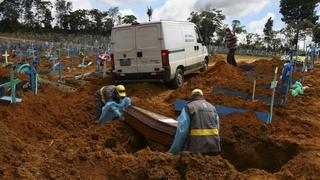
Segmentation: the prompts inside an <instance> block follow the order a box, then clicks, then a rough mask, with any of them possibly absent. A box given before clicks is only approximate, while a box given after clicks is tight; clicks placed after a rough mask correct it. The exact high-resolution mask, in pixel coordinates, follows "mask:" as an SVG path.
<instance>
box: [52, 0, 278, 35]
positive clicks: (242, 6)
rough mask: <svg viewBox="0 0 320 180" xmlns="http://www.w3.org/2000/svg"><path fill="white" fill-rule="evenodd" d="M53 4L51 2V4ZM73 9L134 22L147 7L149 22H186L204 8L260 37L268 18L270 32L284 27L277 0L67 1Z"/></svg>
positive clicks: (145, 16) (141, 19)
mask: <svg viewBox="0 0 320 180" xmlns="http://www.w3.org/2000/svg"><path fill="white" fill-rule="evenodd" d="M52 1H54V0H52ZM70 1H72V3H73V9H74V10H76V9H91V8H97V9H100V10H108V9H109V8H110V7H114V6H117V7H119V9H120V12H121V13H122V14H123V15H130V14H133V15H135V16H136V17H137V18H138V21H140V22H143V21H147V20H148V16H147V14H146V11H147V7H148V6H151V7H152V8H153V9H154V11H153V16H152V20H160V19H161V20H187V18H188V17H189V15H190V12H192V11H199V10H202V9H206V8H215V9H219V10H222V13H223V14H225V15H226V16H227V18H226V20H225V23H226V24H229V25H230V24H231V22H232V20H234V19H237V20H240V21H241V23H242V24H243V25H245V26H246V29H247V30H248V31H249V32H255V33H262V30H263V27H264V24H265V23H266V21H267V19H268V18H269V17H272V18H273V19H274V29H276V30H277V29H281V28H282V27H284V24H283V23H282V21H281V17H282V15H281V14H280V13H279V4H280V0H70Z"/></svg>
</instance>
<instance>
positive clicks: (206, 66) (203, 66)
mask: <svg viewBox="0 0 320 180" xmlns="http://www.w3.org/2000/svg"><path fill="white" fill-rule="evenodd" d="M208 64H209V62H208V59H207V58H206V59H205V60H204V63H203V65H202V68H201V69H200V71H201V72H205V71H206V70H208Z"/></svg>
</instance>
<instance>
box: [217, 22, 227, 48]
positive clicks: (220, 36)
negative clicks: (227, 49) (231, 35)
mask: <svg viewBox="0 0 320 180" xmlns="http://www.w3.org/2000/svg"><path fill="white" fill-rule="evenodd" d="M227 28H228V25H226V24H225V25H223V26H222V27H221V28H219V29H217V31H216V34H217V40H216V41H215V43H214V45H216V46H223V45H224V39H225V37H226V29H227Z"/></svg>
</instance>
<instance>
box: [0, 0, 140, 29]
mask: <svg viewBox="0 0 320 180" xmlns="http://www.w3.org/2000/svg"><path fill="white" fill-rule="evenodd" d="M53 9H54V10H55V12H56V13H55V17H54V16H53V13H52V11H53ZM136 20H137V18H136V17H135V16H134V15H126V16H122V15H121V14H120V12H119V8H118V7H111V8H109V9H108V10H106V11H100V10H98V9H91V10H86V9H79V10H75V11H73V10H72V3H71V2H69V1H66V0H56V1H55V3H52V2H50V1H43V0H4V1H2V2H1V3H0V31H1V32H35V33H39V32H62V33H81V34H100V35H110V33H111V29H112V27H113V26H114V25H116V24H122V23H132V22H134V21H136Z"/></svg>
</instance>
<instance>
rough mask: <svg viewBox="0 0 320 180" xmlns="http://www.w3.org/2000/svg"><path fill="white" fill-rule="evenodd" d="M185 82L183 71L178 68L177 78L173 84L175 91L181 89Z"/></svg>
mask: <svg viewBox="0 0 320 180" xmlns="http://www.w3.org/2000/svg"><path fill="white" fill-rule="evenodd" d="M183 80H184V77H183V71H182V69H180V68H178V69H177V71H176V75H175V78H174V79H173V80H172V82H171V87H172V88H174V89H177V88H179V87H181V86H182V85H183Z"/></svg>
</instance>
